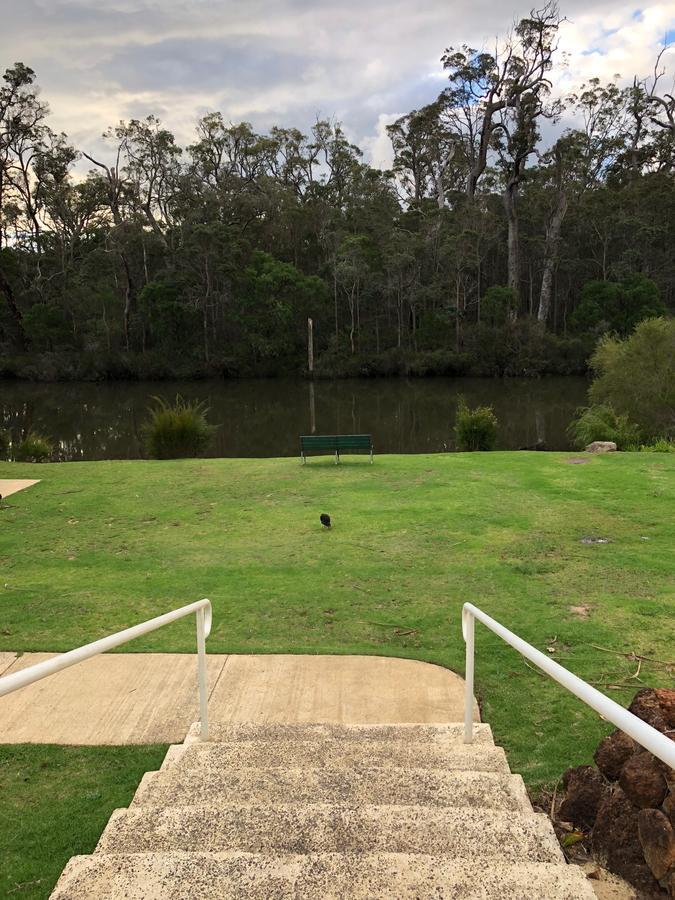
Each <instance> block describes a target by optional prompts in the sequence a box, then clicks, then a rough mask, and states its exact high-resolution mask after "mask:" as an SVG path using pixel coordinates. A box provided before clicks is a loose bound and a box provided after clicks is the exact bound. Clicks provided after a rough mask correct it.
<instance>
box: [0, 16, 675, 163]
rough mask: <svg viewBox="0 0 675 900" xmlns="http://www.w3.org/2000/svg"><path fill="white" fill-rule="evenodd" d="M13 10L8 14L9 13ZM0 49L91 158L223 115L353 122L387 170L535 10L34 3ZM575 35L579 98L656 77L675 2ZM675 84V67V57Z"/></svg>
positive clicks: (590, 24)
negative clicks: (102, 140) (422, 120)
mask: <svg viewBox="0 0 675 900" xmlns="http://www.w3.org/2000/svg"><path fill="white" fill-rule="evenodd" d="M5 2H7V0H5ZM13 5H14V9H13V14H12V16H11V17H8V16H5V20H4V22H3V31H2V34H0V52H1V53H2V57H3V59H4V60H5V64H6V65H10V64H11V63H12V62H14V61H15V60H22V61H23V62H25V63H27V64H28V65H30V66H32V67H33V68H34V69H35V70H36V72H37V74H38V79H39V82H40V84H41V85H42V88H43V96H44V98H45V99H47V100H48V101H49V102H50V105H51V107H52V112H53V115H52V125H53V127H55V128H56V129H58V130H64V131H66V132H67V133H68V134H69V136H70V137H71V139H72V140H73V141H74V142H75V143H76V144H77V145H79V146H83V145H87V146H95V145H98V142H99V137H100V134H101V132H102V131H103V130H105V128H107V127H108V126H109V125H112V124H115V123H116V122H118V121H119V120H120V119H122V118H128V117H129V116H132V115H140V114H142V111H145V110H147V111H148V112H149V111H151V110H152V111H154V112H156V114H157V115H159V116H160V118H161V119H162V120H163V121H164V122H165V123H166V125H167V126H168V127H170V128H171V129H173V130H174V131H175V133H176V136H177V139H178V141H179V143H181V144H187V143H189V141H190V140H191V139H192V133H193V127H194V122H195V120H196V118H197V117H198V116H199V115H200V114H202V113H203V112H205V111H206V110H209V109H220V110H222V112H223V114H224V116H225V117H226V118H231V119H233V120H238V119H250V120H251V121H253V123H254V125H255V127H257V128H260V129H265V128H269V127H270V126H271V125H273V124H275V123H278V124H281V125H298V126H299V127H301V128H305V129H307V128H309V127H310V126H311V124H312V122H313V120H314V119H315V117H316V115H317V114H320V115H322V116H328V117H333V116H335V117H337V118H339V119H342V121H343V123H344V125H345V128H346V130H347V132H348V133H349V135H350V136H351V137H352V139H353V140H355V141H356V142H357V143H359V144H360V145H361V146H362V147H363V148H364V150H365V151H366V154H367V156H369V157H370V158H371V159H372V160H373V162H375V163H376V164H381V165H385V164H389V162H390V160H391V151H390V147H389V142H388V137H387V135H386V130H385V127H386V125H387V124H389V123H390V122H391V121H393V120H394V119H395V118H397V117H398V115H400V114H401V113H400V112H397V111H400V110H403V111H406V112H407V111H409V110H410V109H413V108H416V107H419V106H421V105H423V104H425V103H428V102H430V101H431V100H433V99H434V98H435V97H436V95H437V94H438V92H439V91H440V90H441V88H442V86H443V72H442V67H441V64H440V61H439V59H440V56H441V54H442V52H443V50H444V49H445V47H447V46H449V45H458V44H461V43H464V42H466V43H469V44H471V45H472V46H475V47H481V46H490V47H491V46H492V45H493V43H494V38H495V35H497V34H503V33H504V32H505V31H506V30H507V29H508V28H509V27H510V26H511V25H512V24H513V23H514V21H516V20H517V19H518V18H519V17H520V16H522V15H526V14H527V13H528V11H529V9H530V6H531V0H528V2H524V3H522V4H520V5H519V6H518V8H513V9H506V8H505V7H504V6H503V5H502V4H500V3H499V2H498V0H453V2H452V3H448V0H418V2H417V4H411V3H409V2H407V0H406V2H404V0H368V2H364V0H342V2H340V3H335V2H332V0H331V2H330V3H329V2H328V0H248V2H246V3H243V2H240V0H107V2H105V3H99V2H98V0H24V2H22V3H21V4H20V5H19V4H13ZM561 6H562V12H563V13H564V14H565V15H566V16H567V17H568V19H569V21H568V22H566V23H565V24H564V25H563V27H562V28H561V33H560V38H561V51H565V52H567V53H568V54H569V66H568V68H567V69H565V70H562V69H561V70H559V71H558V72H557V73H556V75H557V83H558V84H559V85H560V87H561V88H562V89H564V90H565V91H567V90H570V89H572V88H573V87H576V86H578V85H579V84H580V83H581V82H582V81H585V80H588V78H590V77H592V76H594V75H597V76H599V77H601V78H603V79H609V78H612V77H613V76H614V74H615V73H620V74H621V76H622V77H623V79H624V80H625V81H630V80H631V79H632V77H633V75H634V74H636V73H637V74H639V75H641V76H645V75H647V74H648V73H649V72H650V71H651V69H652V68H653V62H654V58H655V55H656V52H657V49H658V46H659V43H660V42H661V41H662V39H663V35H664V34H665V33H666V32H667V31H669V30H672V29H673V28H675V9H673V6H672V3H671V2H670V0H659V2H656V3H653V4H652V5H650V6H648V7H645V8H644V9H642V10H640V13H639V15H638V16H636V15H635V13H636V7H635V6H631V5H629V4H628V3H625V2H624V3H622V2H619V5H617V3H616V2H615V0H588V2H582V0H570V2H568V3H564V2H563V3H562V4H561ZM669 64H670V66H671V69H672V68H674V67H675V57H674V56H672V55H671V56H670V63H669Z"/></svg>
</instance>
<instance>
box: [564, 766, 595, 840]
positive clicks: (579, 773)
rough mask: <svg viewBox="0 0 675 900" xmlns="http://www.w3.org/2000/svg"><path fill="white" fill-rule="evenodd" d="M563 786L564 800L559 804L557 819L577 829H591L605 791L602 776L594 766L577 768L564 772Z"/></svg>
mask: <svg viewBox="0 0 675 900" xmlns="http://www.w3.org/2000/svg"><path fill="white" fill-rule="evenodd" d="M563 785H564V786H565V789H566V792H565V799H564V800H563V802H562V803H561V804H560V809H559V811H558V817H559V818H560V819H562V821H563V822H572V823H573V824H574V825H576V826H577V828H583V829H589V828H592V827H593V823H594V822H595V817H596V815H597V813H598V807H599V806H600V801H601V800H602V796H603V794H604V791H605V782H604V780H603V778H602V775H601V774H600V773H599V772H598V770H597V769H596V768H595V767H594V766H577V767H576V768H575V769H568V770H567V771H566V772H565V774H564V776H563Z"/></svg>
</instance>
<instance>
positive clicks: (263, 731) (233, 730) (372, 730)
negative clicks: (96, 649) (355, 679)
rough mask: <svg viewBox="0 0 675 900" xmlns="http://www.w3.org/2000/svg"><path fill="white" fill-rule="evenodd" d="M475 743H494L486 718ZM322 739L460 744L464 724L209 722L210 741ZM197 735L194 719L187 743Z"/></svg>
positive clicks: (476, 729) (478, 726)
mask: <svg viewBox="0 0 675 900" xmlns="http://www.w3.org/2000/svg"><path fill="white" fill-rule="evenodd" d="M473 730H474V743H477V744H494V740H493V738H492V731H491V730H490V726H489V725H488V724H487V723H485V722H476V723H474V728H473ZM318 738H321V739H323V740H327V739H331V740H334V741H345V740H348V741H357V740H360V741H387V742H393V741H397V742H401V743H405V742H408V743H413V744H422V743H431V744H462V743H463V742H464V725H463V723H461V722H449V723H447V722H446V723H440V724H437V725H433V724H432V725H418V724H416V723H410V724H397V725H334V724H319V725H317V724H313V723H312V724H305V723H294V724H290V725H288V724H281V723H277V722H268V723H261V724H254V723H249V722H233V723H227V722H211V723H210V724H209V741H210V742H212V743H213V742H220V743H222V742H224V741H282V740H286V741H288V740H292V741H297V740H314V739H318ZM198 739H199V723H198V722H196V723H194V724H193V725H192V726H191V727H190V730H189V732H188V735H187V738H186V743H192V742H194V741H197V740H198Z"/></svg>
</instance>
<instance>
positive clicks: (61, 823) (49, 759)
mask: <svg viewBox="0 0 675 900" xmlns="http://www.w3.org/2000/svg"><path fill="white" fill-rule="evenodd" d="M165 752H166V747H58V746H54V745H50V744H45V745H29V744H23V745H19V746H15V747H13V746H11V745H7V746H0V798H2V800H1V801H0V859H1V860H2V866H0V897H6V898H8V900H9V898H14V897H16V898H20V900H29V898H30V900H37V898H43V897H49V894H50V893H51V891H52V888H53V887H54V885H55V884H56V881H57V879H58V877H59V875H60V874H61V870H62V869H63V867H64V865H65V864H66V862H67V861H68V860H69V859H70V857H71V856H74V855H76V854H81V853H91V851H92V850H93V849H94V847H95V846H96V842H97V841H98V838H99V836H100V834H101V832H102V831H103V829H104V827H105V824H106V822H107V821H108V817H109V816H110V813H111V812H112V811H113V809H116V808H118V807H121V806H127V805H128V804H129V802H130V801H131V798H132V797H133V794H134V791H135V790H136V786H137V785H138V782H139V781H140V779H141V778H142V776H143V773H144V772H145V771H147V770H151V769H157V768H158V767H159V766H160V765H161V761H162V759H163V757H164V754H165Z"/></svg>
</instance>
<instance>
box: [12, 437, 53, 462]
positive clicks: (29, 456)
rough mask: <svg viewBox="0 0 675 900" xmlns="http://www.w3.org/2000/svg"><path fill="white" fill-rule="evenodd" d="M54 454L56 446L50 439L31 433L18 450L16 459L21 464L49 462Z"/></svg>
mask: <svg viewBox="0 0 675 900" xmlns="http://www.w3.org/2000/svg"><path fill="white" fill-rule="evenodd" d="M53 452H54V445H53V444H52V442H51V441H50V440H49V438H46V437H43V436H42V435H41V434H36V433H35V432H32V431H31V432H29V433H28V434H27V435H26V437H25V438H24V439H23V440H22V441H21V443H20V444H19V446H18V447H17V448H16V452H15V454H14V456H15V458H16V459H17V460H19V461H20V462H34V463H41V462H47V461H48V460H49V458H50V456H51V455H52V453H53Z"/></svg>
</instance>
